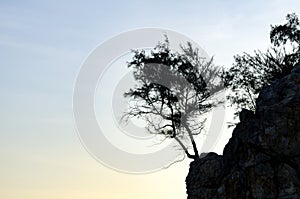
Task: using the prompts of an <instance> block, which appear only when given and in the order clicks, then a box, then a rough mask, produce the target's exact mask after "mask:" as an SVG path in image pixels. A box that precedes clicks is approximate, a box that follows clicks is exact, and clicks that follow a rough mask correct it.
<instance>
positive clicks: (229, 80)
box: [223, 13, 300, 114]
mask: <svg viewBox="0 0 300 199" xmlns="http://www.w3.org/2000/svg"><path fill="white" fill-rule="evenodd" d="M286 20H287V22H286V24H284V25H276V26H271V32H270V39H271V44H272V46H271V47H270V48H269V49H268V50H267V51H266V52H265V53H263V52H262V51H260V50H257V51H254V55H250V54H248V53H243V54H242V55H236V56H235V57H234V59H235V62H234V64H233V66H232V67H231V68H230V69H229V70H227V71H225V72H223V78H224V83H225V87H227V88H229V89H230V90H231V92H230V93H229V95H228V97H227V98H228V99H229V100H230V102H231V104H232V105H233V106H235V108H236V114H237V113H238V112H239V111H240V110H241V108H247V109H249V110H253V111H255V108H256V104H255V101H256V98H257V96H258V94H259V92H260V91H261V90H262V88H263V87H264V86H266V85H269V84H270V83H271V82H272V81H274V80H275V79H278V78H281V77H283V76H285V75H287V74H289V73H290V71H291V70H292V68H293V67H294V66H295V65H296V64H297V63H299V61H300V24H299V19H298V17H297V15H296V14H295V13H293V14H288V15H287V16H286Z"/></svg>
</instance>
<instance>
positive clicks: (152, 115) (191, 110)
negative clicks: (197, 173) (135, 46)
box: [124, 37, 219, 159]
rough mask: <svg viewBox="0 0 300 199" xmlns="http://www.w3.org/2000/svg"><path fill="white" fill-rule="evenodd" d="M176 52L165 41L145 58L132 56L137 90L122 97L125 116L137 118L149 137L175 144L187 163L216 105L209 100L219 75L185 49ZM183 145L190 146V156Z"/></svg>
mask: <svg viewBox="0 0 300 199" xmlns="http://www.w3.org/2000/svg"><path fill="white" fill-rule="evenodd" d="M181 49H182V51H183V52H182V53H178V52H174V51H172V50H171V49H170V47H169V41H168V39H167V37H166V40H165V41H164V42H162V43H159V44H158V45H157V46H156V47H155V48H154V49H153V50H151V51H150V52H149V51H145V50H135V51H133V52H134V56H133V58H132V61H130V62H129V63H128V67H130V68H132V69H133V76H134V78H135V80H136V83H137V85H136V86H135V87H134V88H131V89H130V90H129V91H128V92H126V93H125V94H124V96H125V97H128V98H129V99H130V103H129V104H130V108H129V111H128V112H127V113H126V116H127V118H128V119H129V118H130V117H138V118H142V119H143V120H144V121H146V122H147V130H148V131H149V132H150V133H152V134H158V135H162V136H163V137H164V139H168V138H171V139H175V140H176V141H177V142H178V143H179V144H180V146H181V147H182V149H183V150H184V152H185V154H186V155H187V157H189V158H192V159H196V158H198V157H199V152H198V149H197V146H196V143H195V141H194V137H193V136H194V135H197V134H199V133H201V131H202V130H203V129H204V123H205V118H204V117H201V116H203V114H205V113H208V112H209V111H210V110H211V108H212V107H213V106H214V105H216V104H217V102H216V101H214V100H213V99H212V94H213V93H214V92H216V91H217V90H218V88H219V87H218V86H219V85H218V84H217V77H216V75H217V74H218V73H219V69H218V67H216V66H214V65H213V59H210V60H205V58H203V57H201V56H200V54H199V49H193V47H192V45H191V44H190V43H188V44H187V47H184V46H181ZM207 80H209V81H207ZM183 139H186V140H188V141H189V143H191V145H192V148H193V154H191V153H190V152H189V150H188V148H189V147H188V145H187V144H185V143H184V142H183Z"/></svg>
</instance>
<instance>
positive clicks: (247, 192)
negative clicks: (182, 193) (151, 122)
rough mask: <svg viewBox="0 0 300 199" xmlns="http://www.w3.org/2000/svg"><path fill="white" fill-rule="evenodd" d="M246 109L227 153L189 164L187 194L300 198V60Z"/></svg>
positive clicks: (193, 197)
mask: <svg viewBox="0 0 300 199" xmlns="http://www.w3.org/2000/svg"><path fill="white" fill-rule="evenodd" d="M256 103H257V109H256V113H255V114H254V113H253V112H251V111H249V110H242V112H241V113H240V123H239V124H237V126H236V128H235V129H234V131H233V134H232V138H231V139H230V140H229V142H228V143H227V145H226V146H225V148H224V151H223V155H222V156H221V155H217V154H215V153H208V154H207V156H205V157H204V158H201V159H198V160H196V161H194V162H192V163H191V164H190V170H189V174H188V176H187V178H186V185H187V194H188V199H202V198H213V199H221V198H228V199H229V198H230V199H244V198H249V199H254V198H255V199H256V198H259V199H261V198H270V199H271V198H280V199H293V198H295V199H297V198H300V65H298V66H296V67H295V68H294V69H293V70H292V72H291V73H290V74H289V75H287V76H286V77H284V78H282V79H280V80H276V81H275V82H273V83H272V84H271V85H270V86H267V87H265V88H264V89H263V90H262V92H261V93H260V95H259V97H258V99H257V102H256Z"/></svg>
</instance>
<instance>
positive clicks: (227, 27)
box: [0, 0, 300, 199]
mask: <svg viewBox="0 0 300 199" xmlns="http://www.w3.org/2000/svg"><path fill="white" fill-rule="evenodd" d="M290 12H296V13H297V14H298V15H299V14H300V1H299V0H285V1H283V0H273V1H271V0H265V1H261V0H254V1H233V0H228V1H221V0H219V1H217V0H211V1H174V0H172V1H171V0H166V1H154V0H152V1H13V0H11V1H1V2H0V60H1V73H0V91H1V92H0V109H1V111H0V121H1V125H0V187H1V188H0V198H5V199H19V198H22V199H35V198H36V199H40V198H44V199H48V198H49V199H52V198H56V199H77V198H78V199H79V198H80V199H82V198H88V199H96V198H110V199H120V198H124V199H127V198H128V199H140V198H144V199H147V198H149V199H150V198H164V199H168V198H170V199H171V198H172V199H175V198H185V197H186V196H185V182H184V180H185V177H186V175H187V172H188V164H189V160H186V161H184V162H181V163H178V164H176V165H173V166H172V167H171V168H169V169H167V170H163V171H159V172H156V173H152V174H147V175H130V174H124V173H119V172H116V171H113V170H110V169H108V168H106V167H104V166H103V165H101V164H100V163H99V162H97V161H96V160H94V159H93V158H92V157H91V156H90V155H89V154H88V153H87V152H86V150H85V149H84V148H83V146H82V145H81V143H80V141H79V139H78V137H77V134H76V131H75V127H74V120H73V114H72V92H73V86H74V82H75V79H76V76H77V74H78V72H79V69H80V66H81V64H82V62H83V61H84V60H85V58H86V57H87V56H88V55H89V53H90V52H91V51H92V50H93V49H94V48H95V47H96V46H97V45H98V44H99V43H102V42H104V41H105V40H107V39H108V38H111V37H113V36H114V35H117V34H119V33H121V32H125V31H128V30H132V29H137V28H145V27H157V28H163V29H170V30H174V31H176V32H179V33H182V34H184V35H186V36H188V37H190V38H191V39H193V40H194V41H196V42H197V43H198V44H199V45H200V46H202V47H203V48H204V49H205V50H206V52H208V53H209V54H210V55H215V60H216V63H217V64H220V65H225V66H230V65H231V63H232V61H233V58H232V57H233V55H235V54H237V53H241V52H243V51H247V52H251V51H252V50H254V49H257V48H260V49H264V48H266V47H267V46H268V45H269V40H268V34H269V30H270V24H278V23H283V22H284V18H285V15H286V14H287V13H290ZM225 137H226V136H225ZM227 137H228V135H227ZM218 150H219V151H220V149H218ZM218 150H217V151H218Z"/></svg>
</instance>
